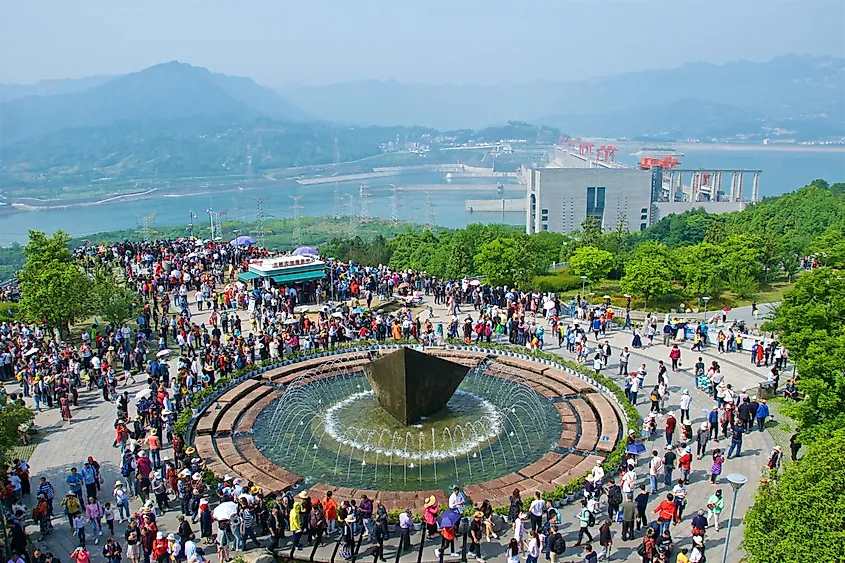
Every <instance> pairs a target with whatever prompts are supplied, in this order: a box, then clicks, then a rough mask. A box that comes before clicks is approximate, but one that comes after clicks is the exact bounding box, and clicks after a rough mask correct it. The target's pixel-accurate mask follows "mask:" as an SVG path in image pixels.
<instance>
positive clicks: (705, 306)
mask: <svg viewBox="0 0 845 563" xmlns="http://www.w3.org/2000/svg"><path fill="white" fill-rule="evenodd" d="M701 300H702V301H704V322H707V302H708V301H710V296H709V295H705V296H704V297H702V298H701Z"/></svg>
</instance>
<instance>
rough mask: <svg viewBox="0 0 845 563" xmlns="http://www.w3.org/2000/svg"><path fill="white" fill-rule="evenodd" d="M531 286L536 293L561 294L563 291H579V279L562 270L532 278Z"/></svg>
mask: <svg viewBox="0 0 845 563" xmlns="http://www.w3.org/2000/svg"><path fill="white" fill-rule="evenodd" d="M532 285H533V287H534V289H536V290H537V291H542V292H546V291H553V292H555V293H561V292H564V291H575V290H576V289H577V290H580V289H581V278H580V277H578V276H574V275H572V274H570V273H569V272H568V271H566V270H564V271H561V272H556V273H554V274H544V275H542V276H534V280H533V282H532Z"/></svg>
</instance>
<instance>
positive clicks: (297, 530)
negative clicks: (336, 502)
mask: <svg viewBox="0 0 845 563" xmlns="http://www.w3.org/2000/svg"><path fill="white" fill-rule="evenodd" d="M308 498H309V497H308V491H300V492H299V494H297V495H296V500H294V502H293V507H291V509H290V531H291V533H292V534H293V548H294V549H298V550H301V549H302V546H301V545H299V542H300V540H301V539H302V532H303V523H302V515H303V513H304V509H303V507H302V502H303V501H304V500H306V499H308ZM350 516H351V515H350ZM347 518H348V517H347ZM344 521H346V520H344ZM356 521H357V519H356V518H355V516H352V522H350V523H349V525H350V531H349V533H350V535H352V533H353V532H352V529H351V525H352V524H354V523H355V522H356ZM344 531H345V530H344Z"/></svg>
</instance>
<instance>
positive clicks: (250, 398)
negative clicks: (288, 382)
mask: <svg viewBox="0 0 845 563" xmlns="http://www.w3.org/2000/svg"><path fill="white" fill-rule="evenodd" d="M273 391H274V390H273V389H272V388H271V387H267V386H266V385H259V386H257V387H256V388H254V389H253V390H252V391H250V392H249V393H247V394H246V395H244V396H243V397H241V399H240V400H239V401H238V402H237V403H234V404H231V405H229V407H228V408H226V409H223V414H222V416H218V417H217V420H216V424H215V425H214V432H215V435H218V436H225V435H227V434H231V433H232V430H233V429H234V428H235V424H236V423H237V421H238V419H239V418H240V416H241V415H242V414H243V413H244V412H245V411H246V410H247V408H248V407H249V406H250V405H252V404H253V403H256V402H257V401H258V400H260V399H261V398H262V397H264V396H266V395H269V394H270V393H272V392H273Z"/></svg>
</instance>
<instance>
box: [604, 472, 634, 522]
mask: <svg viewBox="0 0 845 563" xmlns="http://www.w3.org/2000/svg"><path fill="white" fill-rule="evenodd" d="M620 506H622V487H620V486H619V485H617V484H616V483H614V481H613V479H609V480H608V488H607V517H608V518H610V519H611V520H615V519H616V513H617V512H619V507H620ZM631 522H632V523H633V519H632V520H631Z"/></svg>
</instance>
